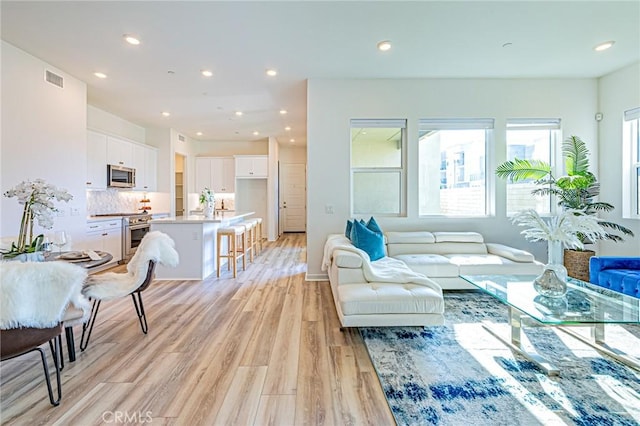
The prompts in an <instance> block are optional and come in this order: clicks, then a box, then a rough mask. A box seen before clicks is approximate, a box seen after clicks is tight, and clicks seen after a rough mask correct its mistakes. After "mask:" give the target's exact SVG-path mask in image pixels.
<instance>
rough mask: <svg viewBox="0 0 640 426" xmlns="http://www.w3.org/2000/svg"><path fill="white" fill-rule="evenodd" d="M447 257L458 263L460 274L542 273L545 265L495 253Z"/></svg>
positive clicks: (451, 255)
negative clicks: (518, 260) (523, 261)
mask: <svg viewBox="0 0 640 426" xmlns="http://www.w3.org/2000/svg"><path fill="white" fill-rule="evenodd" d="M445 257H446V258H448V259H449V261H450V262H451V263H453V264H455V265H458V271H459V274H460V275H485V274H524V275H529V274H535V275H537V274H540V273H541V272H542V268H543V266H544V265H542V264H541V263H537V262H536V263H533V262H532V263H521V262H514V261H512V260H509V259H505V258H504V257H500V256H496V255H493V254H484V255H478V254H450V255H446V256H445Z"/></svg>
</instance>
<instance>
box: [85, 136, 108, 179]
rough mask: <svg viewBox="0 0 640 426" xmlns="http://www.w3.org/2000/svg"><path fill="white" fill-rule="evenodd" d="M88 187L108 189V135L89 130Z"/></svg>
mask: <svg viewBox="0 0 640 426" xmlns="http://www.w3.org/2000/svg"><path fill="white" fill-rule="evenodd" d="M86 186H87V189H107V136H106V135H103V134H101V133H96V132H93V131H91V130H89V131H88V132H87V182H86Z"/></svg>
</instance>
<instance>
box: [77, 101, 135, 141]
mask: <svg viewBox="0 0 640 426" xmlns="http://www.w3.org/2000/svg"><path fill="white" fill-rule="evenodd" d="M87 128H88V129H92V130H96V131H98V132H102V133H106V134H110V135H114V136H121V137H123V138H125V139H129V140H132V141H135V142H139V143H146V129H145V128H144V127H142V126H139V125H137V124H134V123H131V122H130V121H127V120H124V119H122V118H121V117H118V116H117V115H114V114H111V113H110V112H107V111H104V110H102V109H100V108H97V107H95V106H93V105H87Z"/></svg>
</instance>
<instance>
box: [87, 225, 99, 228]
mask: <svg viewBox="0 0 640 426" xmlns="http://www.w3.org/2000/svg"><path fill="white" fill-rule="evenodd" d="M97 227H98V225H91V226H89V228H91V229H95V228H97Z"/></svg>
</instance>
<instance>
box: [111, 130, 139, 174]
mask: <svg viewBox="0 0 640 426" xmlns="http://www.w3.org/2000/svg"><path fill="white" fill-rule="evenodd" d="M107 164H114V165H116V166H123V167H133V144H132V143H131V142H129V141H125V140H122V139H118V138H114V137H112V136H107Z"/></svg>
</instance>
